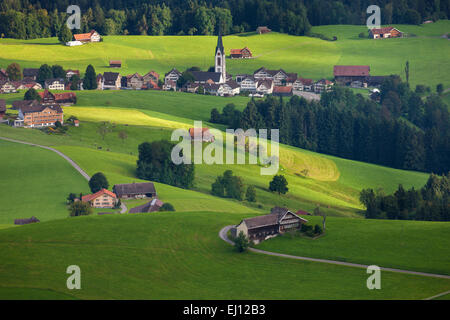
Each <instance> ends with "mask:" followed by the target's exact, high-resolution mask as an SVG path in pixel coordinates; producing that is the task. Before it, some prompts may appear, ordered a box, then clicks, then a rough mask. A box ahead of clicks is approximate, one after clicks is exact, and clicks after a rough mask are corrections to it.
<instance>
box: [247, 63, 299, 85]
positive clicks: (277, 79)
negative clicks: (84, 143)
mask: <svg viewBox="0 0 450 320" xmlns="http://www.w3.org/2000/svg"><path fill="white" fill-rule="evenodd" d="M253 77H254V78H255V79H257V80H265V79H270V80H273V81H274V84H275V85H276V86H282V85H286V83H287V82H288V80H289V81H290V82H291V83H293V82H294V81H295V80H296V79H297V74H296V73H287V72H286V71H284V70H283V69H279V70H268V69H266V68H264V67H262V68H259V69H258V70H256V71H255V72H254V73H253Z"/></svg>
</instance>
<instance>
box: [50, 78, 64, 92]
mask: <svg viewBox="0 0 450 320" xmlns="http://www.w3.org/2000/svg"><path fill="white" fill-rule="evenodd" d="M65 87H66V85H65V80H64V79H63V78H57V79H47V80H45V89H49V90H64V89H65Z"/></svg>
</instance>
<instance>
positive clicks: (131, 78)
mask: <svg viewBox="0 0 450 320" xmlns="http://www.w3.org/2000/svg"><path fill="white" fill-rule="evenodd" d="M126 79H127V88H129V89H135V90H141V89H142V87H143V86H144V78H143V77H142V76H141V75H140V74H139V73H137V72H136V73H135V74H131V75H128V76H126Z"/></svg>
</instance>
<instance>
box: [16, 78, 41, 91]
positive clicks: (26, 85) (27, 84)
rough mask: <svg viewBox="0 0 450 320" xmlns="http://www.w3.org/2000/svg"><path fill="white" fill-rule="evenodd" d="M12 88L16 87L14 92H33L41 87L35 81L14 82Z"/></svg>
mask: <svg viewBox="0 0 450 320" xmlns="http://www.w3.org/2000/svg"><path fill="white" fill-rule="evenodd" d="M14 86H15V87H16V90H28V89H31V88H33V89H34V90H41V89H42V86H41V84H40V83H37V82H36V81H28V80H27V81H25V80H22V81H16V82H14Z"/></svg>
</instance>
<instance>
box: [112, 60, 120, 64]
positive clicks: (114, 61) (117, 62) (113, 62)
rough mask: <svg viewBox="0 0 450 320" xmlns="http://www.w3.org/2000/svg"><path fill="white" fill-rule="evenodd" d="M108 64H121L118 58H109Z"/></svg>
mask: <svg viewBox="0 0 450 320" xmlns="http://www.w3.org/2000/svg"><path fill="white" fill-rule="evenodd" d="M109 64H122V61H120V60H109Z"/></svg>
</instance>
